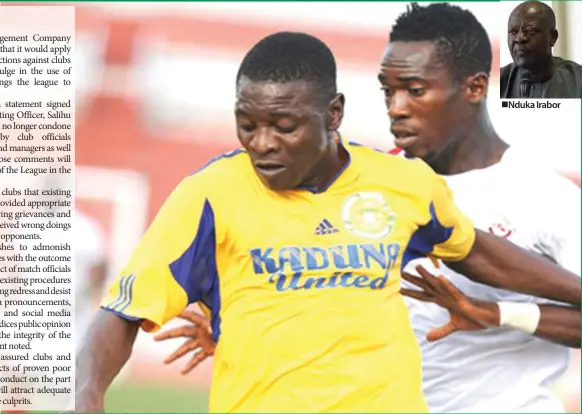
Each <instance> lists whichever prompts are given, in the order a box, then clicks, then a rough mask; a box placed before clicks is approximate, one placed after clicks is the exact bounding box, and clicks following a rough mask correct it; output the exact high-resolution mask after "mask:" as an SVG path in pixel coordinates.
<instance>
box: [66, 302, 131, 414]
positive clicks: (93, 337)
mask: <svg viewBox="0 0 582 414" xmlns="http://www.w3.org/2000/svg"><path fill="white" fill-rule="evenodd" d="M138 328H139V324H138V323H136V322H130V321H126V320H124V319H121V318H120V317H118V316H116V315H114V314H113V313H111V312H108V311H105V310H99V312H98V314H97V315H96V317H95V319H94V320H93V322H92V324H91V326H90V328H89V331H88V333H87V335H86V337H85V338H84V340H83V345H82V347H81V349H80V351H79V353H78V354H77V368H76V386H75V393H76V395H75V402H76V411H77V412H99V411H103V397H104V396H105V392H106V391H107V388H108V387H109V385H110V384H111V382H112V381H113V379H114V378H115V376H116V375H117V374H118V373H119V371H120V370H121V368H122V367H123V365H125V363H126V362H127V360H128V359H129V357H130V355H131V350H132V348H133V343H134V342H135V338H136V335H137V331H138Z"/></svg>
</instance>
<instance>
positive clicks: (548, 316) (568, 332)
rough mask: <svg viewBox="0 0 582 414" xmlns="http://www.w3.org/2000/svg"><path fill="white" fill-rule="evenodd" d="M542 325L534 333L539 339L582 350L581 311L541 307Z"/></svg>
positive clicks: (547, 306)
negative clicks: (581, 334) (581, 337)
mask: <svg viewBox="0 0 582 414" xmlns="http://www.w3.org/2000/svg"><path fill="white" fill-rule="evenodd" d="M540 311H541V317H540V323H539V325H538V327H537V329H536V331H535V333H534V335H535V336H537V337H539V338H543V339H546V340H548V341H552V342H556V343H559V344H562V345H565V346H568V347H570V348H580V311H579V310H578V309H574V308H571V307H566V306H555V305H541V306H540Z"/></svg>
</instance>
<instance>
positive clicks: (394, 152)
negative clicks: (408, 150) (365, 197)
mask: <svg viewBox="0 0 582 414" xmlns="http://www.w3.org/2000/svg"><path fill="white" fill-rule="evenodd" d="M349 146H350V151H351V152H352V153H353V154H354V155H355V156H356V157H358V158H359V159H360V161H363V162H364V163H365V165H366V166H367V168H371V169H373V168H377V167H383V168H384V169H383V171H391V170H394V171H399V172H401V173H402V174H404V173H410V172H416V173H418V174H426V173H429V174H431V173H432V174H434V172H433V171H432V170H431V169H430V167H429V166H428V165H426V164H425V163H424V162H423V161H422V160H420V159H416V158H406V157H405V156H404V152H402V151H401V150H400V149H398V148H394V149H391V150H381V149H377V148H373V147H370V146H366V145H362V144H359V143H357V142H349ZM387 169H388V170H387Z"/></svg>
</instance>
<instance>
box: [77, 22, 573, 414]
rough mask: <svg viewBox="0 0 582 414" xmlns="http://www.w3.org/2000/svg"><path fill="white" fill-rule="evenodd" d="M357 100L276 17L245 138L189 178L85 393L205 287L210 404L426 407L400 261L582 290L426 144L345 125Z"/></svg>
mask: <svg viewBox="0 0 582 414" xmlns="http://www.w3.org/2000/svg"><path fill="white" fill-rule="evenodd" d="M343 111H344V97H343V95H341V94H339V93H337V90H336V65H335V60H334V57H333V55H332V53H331V51H330V50H329V49H328V48H327V47H326V46H325V45H324V44H323V43H322V42H321V41H319V40H318V39H316V38H314V37H312V36H309V35H306V34H300V33H288V32H284V33H277V34H274V35H271V36H268V37H266V38H264V39H262V40H261V41H260V42H259V43H257V44H256V45H255V46H254V47H253V48H252V49H251V50H250V51H249V52H248V54H247V55H246V56H245V58H244V60H243V62H242V64H241V66H240V69H239V72H238V75H237V83H236V105H235V116H236V125H237V135H238V138H239V140H240V142H241V145H242V147H243V149H240V150H236V151H233V152H231V153H228V154H226V155H224V156H223V157H220V158H219V159H216V160H213V161H212V162H210V163H209V164H208V165H206V166H205V167H204V168H202V169H201V170H199V171H197V172H196V173H194V174H193V175H191V176H189V177H187V178H185V179H184V180H183V181H182V182H181V183H180V184H179V185H178V186H177V188H176V189H175V190H174V191H173V193H172V194H171V195H170V196H169V198H168V200H167V201H166V203H165V204H164V206H163V207H162V208H161V210H160V211H159V213H158V215H157V216H156V218H155V220H154V222H153V223H152V224H151V226H150V228H149V229H148V230H147V232H146V233H145V235H144V236H143V239H142V240H141V242H140V243H139V245H138V246H137V248H136V250H135V253H134V255H133V256H132V258H131V259H130V261H129V263H128V265H127V266H126V268H125V269H124V270H123V272H122V273H121V275H120V277H119V279H118V280H117V281H116V282H115V283H114V284H113V285H112V286H111V288H110V290H109V293H108V295H107V297H106V298H105V299H104V301H103V305H102V306H103V309H102V310H100V312H99V314H98V315H97V316H96V319H95V321H94V323H93V324H92V326H91V327H90V330H89V333H88V335H87V337H86V341H85V344H84V346H83V347H82V349H81V351H80V353H79V354H78V357H77V360H78V367H77V372H76V377H77V383H76V394H77V395H76V404H77V406H76V409H77V411H92V412H98V411H103V409H104V407H103V397H104V394H105V391H106V389H107V387H108V386H109V385H110V383H111V381H112V380H113V378H114V377H115V375H116V374H117V373H118V372H119V370H120V369H121V367H122V366H123V364H124V363H125V362H126V361H127V359H128V358H129V356H130V354H131V347H132V345H133V342H134V340H135V337H136V333H137V330H138V328H139V327H141V328H142V329H144V330H146V331H148V332H153V331H156V330H158V329H159V328H160V327H161V326H162V325H164V324H165V323H166V322H168V321H169V320H171V319H173V318H174V317H176V316H177V315H179V314H180V313H181V312H182V311H183V310H184V309H185V308H186V306H187V305H188V304H189V303H194V302H201V303H203V304H204V305H205V306H206V307H207V308H208V309H209V310H210V313H211V315H210V316H211V325H212V333H213V337H214V340H215V341H216V342H217V348H216V353H215V360H214V374H213V381H212V388H211V395H210V411H212V412H425V411H426V410H427V406H426V403H425V400H424V396H423V394H422V388H421V358H420V351H419V347H418V344H417V342H416V340H415V337H414V335H413V332H412V329H411V326H410V322H409V318H408V313H407V309H406V305H405V303H404V300H403V299H402V297H401V295H400V293H399V289H400V269H401V268H403V266H404V265H405V264H406V263H408V262H409V261H410V260H412V259H413V258H416V257H419V256H422V255H427V254H430V255H432V256H435V257H438V258H441V259H443V260H445V261H447V262H456V263H457V265H458V266H460V267H463V268H464V269H465V271H464V273H465V274H467V275H468V276H469V277H471V278H472V279H473V280H477V281H480V282H483V283H488V284H492V285H496V286H501V287H504V288H508V289H514V290H517V291H522V292H524V293H530V294H534V295H538V296H545V297H548V298H550V299H555V300H560V301H563V302H568V303H572V304H579V302H580V284H579V278H578V277H577V276H574V275H571V274H570V273H568V272H567V271H565V270H562V269H560V268H558V267H557V266H555V265H553V264H551V263H546V262H545V261H543V260H542V259H538V258H537V257H535V256H534V255H531V254H528V253H526V252H525V251H522V250H521V249H519V248H517V247H514V246H513V245H511V244H510V243H508V242H505V241H503V240H501V239H497V238H495V237H494V236H488V235H487V234H484V233H481V232H478V231H476V230H475V229H474V227H473V224H472V223H471V221H470V220H469V219H467V217H465V216H464V215H463V214H462V213H461V212H460V211H459V210H457V208H456V207H455V206H454V204H453V202H452V197H451V193H450V191H449V190H448V188H447V186H446V184H445V183H444V181H443V180H442V179H441V178H440V177H439V176H437V175H436V174H435V173H434V172H433V171H432V170H431V169H430V168H429V167H428V166H427V165H426V164H425V163H424V162H422V161H420V160H418V161H411V160H406V159H404V158H400V157H394V156H390V155H386V154H383V153H380V152H376V151H374V150H372V149H369V148H366V147H362V146H358V145H355V144H351V143H348V142H347V141H346V140H344V139H343V138H341V137H340V136H339V135H338V132H337V130H338V129H339V127H340V124H341V120H342V117H343ZM547 279H550V280H551V281H552V282H550V283H547ZM305 332H308V335H305V334H304V333H305Z"/></svg>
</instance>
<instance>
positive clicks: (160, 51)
mask: <svg viewBox="0 0 582 414" xmlns="http://www.w3.org/2000/svg"><path fill="white" fill-rule="evenodd" d="M547 3H548V4H550V5H552V6H553V7H555V8H556V12H557V15H558V20H559V22H558V28H559V30H560V34H561V37H560V40H559V41H558V44H557V45H556V49H557V51H556V54H557V55H559V56H561V57H563V58H568V59H572V60H575V61H577V62H579V63H580V62H582V49H580V48H578V49H577V50H574V43H575V42H573V41H572V39H574V38H578V39H580V38H582V32H580V31H581V30H582V28H580V27H579V25H578V27H575V25H574V22H578V23H579V22H580V21H582V3H578V4H575V3H573V2H572V3H568V2H547ZM558 3H560V4H558ZM517 4H518V3H514V2H502V3H461V4H460V5H461V6H462V7H465V8H468V9H470V10H472V11H473V12H474V13H475V15H476V16H477V18H478V19H479V20H480V21H481V22H482V24H483V25H484V26H485V28H486V29H487V31H488V33H490V36H491V40H492V44H493V48H494V56H495V58H494V62H493V65H494V68H493V73H492V78H491V90H492V92H491V93H490V96H491V98H490V100H489V106H490V108H491V113H492V118H493V121H494V123H495V126H496V128H497V129H498V131H499V132H500V133H501V134H502V137H503V138H504V139H506V140H507V141H509V142H510V143H512V140H516V141H520V142H523V141H524V140H525V138H526V137H525V136H521V135H520V134H526V135H527V141H526V144H527V146H528V147H530V148H531V149H532V150H534V151H537V150H542V149H543V151H544V155H545V156H546V160H547V162H548V163H550V164H552V165H554V166H555V167H556V168H560V169H561V171H562V172H564V173H565V174H568V175H569V176H570V178H572V179H574V180H575V181H578V182H579V173H580V134H579V131H580V130H579V128H578V129H577V131H578V133H577V135H568V134H562V133H560V134H557V133H556V134H555V136H552V137H551V139H550V141H549V143H548V138H550V137H547V136H545V134H542V133H541V132H540V133H539V134H532V133H531V132H527V133H526V132H523V131H524V130H523V128H522V127H523V126H522V125H519V123H520V122H521V121H519V120H517V121H516V119H514V118H513V117H512V115H511V113H510V112H501V111H500V109H499V108H500V105H499V102H498V101H497V96H499V93H498V83H499V65H500V63H502V64H507V63H508V60H509V59H510V58H509V53H508V51H507V47H506V43H505V32H506V19H507V16H508V15H509V13H510V11H511V10H512V9H513V8H514V7H515V6H516V5H517ZM405 7H406V3H358V4H355V3H309V4H307V3H263V2H260V3H238V2H236V3H229V2H227V3H163V2H158V3H151V2H146V3H125V4H124V3H79V4H77V5H76V27H77V33H76V34H77V38H76V39H77V40H76V61H75V68H76V70H77V80H76V82H77V102H76V106H77V118H76V124H77V133H76V164H77V209H78V211H79V212H81V213H82V219H80V220H82V222H83V226H84V227H83V228H85V229H86V231H83V232H78V233H77V234H79V237H80V238H81V239H82V240H78V241H77V246H78V249H79V252H78V255H79V256H78V257H79V260H78V262H77V266H78V267H77V270H78V277H79V278H80V279H83V280H79V281H78V282H77V284H78V286H83V289H81V290H79V292H80V293H82V295H83V298H84V299H83V300H82V302H83V305H81V304H80V303H79V302H77V303H78V306H83V309H80V308H78V310H77V312H78V313H79V312H81V311H82V312H84V315H85V316H84V317H83V318H84V319H83V320H87V318H88V316H87V315H88V314H90V312H91V311H92V308H94V307H95V306H96V305H97V302H98V299H99V297H100V296H101V293H102V290H103V286H104V284H106V283H107V282H108V280H109V279H111V278H112V277H113V276H114V275H115V274H116V273H117V272H119V271H120V269H121V267H122V266H123V265H124V262H125V261H126V260H127V258H128V257H129V255H130V254H131V251H132V249H133V247H134V246H135V244H136V243H137V241H138V240H139V238H140V236H141V234H142V233H143V231H144V230H145V228H146V226H147V225H148V223H149V222H150V221H151V219H152V218H153V215H154V214H155V213H156V211H157V210H158V208H159V207H160V205H161V203H162V202H163V201H164V199H165V198H166V196H167V195H168V193H169V192H170V191H171V189H172V188H173V187H174V185H176V183H177V182H178V181H179V180H180V179H181V178H182V177H183V176H185V175H188V174H189V173H190V172H192V171H194V170H196V169H197V168H198V167H200V166H201V165H202V164H204V163H205V162H206V161H207V160H208V159H209V158H211V157H213V156H216V155H218V154H220V153H222V152H224V151H227V150H230V149H232V148H234V147H236V145H237V141H236V136H235V133H234V132H235V129H234V117H233V114H232V110H233V102H234V91H235V89H234V87H235V84H234V80H235V74H236V71H237V69H238V64H239V62H240V60H241V59H242V57H243V56H244V54H245V52H246V51H247V50H248V49H249V48H250V47H251V46H252V45H253V44H254V43H255V42H256V41H258V40H259V39H260V38H261V37H263V36H265V35H267V34H270V33H272V32H276V31H281V30H293V31H305V32H308V33H311V34H313V35H316V36H318V37H320V38H321V39H322V40H324V41H325V42H326V43H327V44H328V45H329V46H330V47H331V49H332V50H333V52H334V53H335V55H336V58H337V62H338V71H339V80H338V86H339V89H340V91H342V92H343V93H345V94H346V97H347V109H346V111H347V113H346V117H345V121H344V126H343V128H342V131H343V134H344V135H345V136H348V137H349V139H350V140H353V141H359V142H362V143H365V144H370V145H374V146H376V147H380V148H384V149H389V148H390V147H391V146H392V142H391V136H390V133H389V121H388V119H387V116H386V113H385V107H384V105H383V98H382V94H381V92H380V90H379V85H378V84H377V80H376V71H377V68H378V63H379V59H380V57H381V55H382V51H383V49H384V48H385V46H386V43H387V40H388V37H389V29H390V26H391V25H392V24H393V23H394V21H395V18H396V17H397V16H398V14H399V13H402V12H403V11H404V10H405ZM560 25H561V26H560ZM576 31H577V32H576ZM567 39H570V40H569V41H567ZM558 49H559V51H558ZM532 122H535V120H532ZM575 122H579V121H578V120H575ZM529 124H530V130H529V131H536V130H537V131H539V128H538V127H536V126H535V125H533V126H532V125H531V123H529ZM532 128H533V129H532ZM536 128H538V129H536ZM545 131H547V130H545ZM550 131H551V130H550ZM554 131H557V130H556V129H554ZM542 135H544V136H542ZM553 147H559V149H556V150H555V151H554V150H553ZM80 328H82V326H80ZM178 345H179V342H178V343H176V342H172V343H169V344H165V343H164V344H160V343H154V341H153V340H152V339H151V337H150V336H148V335H145V334H144V335H141V337H140V338H139V340H138V343H137V345H136V348H135V352H134V356H133V358H132V360H131V362H130V363H129V365H128V366H127V367H126V369H125V371H124V373H123V375H122V376H121V377H120V378H119V379H118V381H117V383H116V386H115V388H114V389H113V390H112V391H111V392H110V394H109V397H108V403H109V404H108V410H110V411H113V412H121V411H123V412H128V411H141V412H146V411H147V412H180V411H190V412H193V411H204V410H205V409H206V394H207V390H208V386H209V379H210V375H211V361H206V362H205V363H203V364H202V365H201V366H200V367H199V368H197V369H196V370H195V371H194V372H193V373H192V374H190V375H189V376H186V377H183V376H181V375H180V374H179V371H180V368H181V367H179V366H170V367H166V366H164V365H163V364H162V360H163V357H164V356H165V355H166V354H168V353H169V352H171V351H172V350H173V349H174V348H176V347H177V346H178ZM579 358H580V357H579V353H575V357H574V358H573V360H572V370H571V372H569V373H568V374H567V375H566V377H564V378H563V380H562V381H561V382H560V383H559V384H557V385H556V387H557V389H558V391H559V392H560V394H561V395H562V397H563V398H564V401H565V403H566V404H567V406H568V409H569V410H570V411H571V412H579V410H580V359H579Z"/></svg>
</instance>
